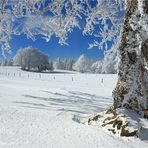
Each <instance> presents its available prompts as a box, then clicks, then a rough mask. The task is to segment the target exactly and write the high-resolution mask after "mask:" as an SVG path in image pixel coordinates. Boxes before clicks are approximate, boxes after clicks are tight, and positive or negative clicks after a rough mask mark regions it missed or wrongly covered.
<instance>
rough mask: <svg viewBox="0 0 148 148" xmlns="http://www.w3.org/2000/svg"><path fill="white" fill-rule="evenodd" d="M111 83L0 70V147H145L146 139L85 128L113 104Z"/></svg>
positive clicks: (100, 78)
mask: <svg viewBox="0 0 148 148" xmlns="http://www.w3.org/2000/svg"><path fill="white" fill-rule="evenodd" d="M116 79H117V76H116V75H99V74H98V75H96V74H79V73H76V72H68V71H55V72H54V73H42V74H40V73H33V72H25V71H21V70H20V69H19V68H16V67H12V68H11V67H5V68H3V67H0V148H111V147H114V148H115V147H118V148H135V147H137V148H139V147H141V148H147V147H148V143H147V141H146V140H147V139H148V137H146V136H145V137H143V139H142V138H141V139H142V140H141V139H138V138H135V137H133V138H125V137H118V136H116V135H112V134H111V133H109V132H106V131H104V130H103V129H102V128H100V127H98V126H90V125H86V124H84V122H85V121H86V120H87V118H88V117H89V116H90V115H91V114H93V113H97V112H100V111H103V110H105V109H106V108H107V107H109V106H110V105H111V104H112V99H111V94H112V90H113V88H114V87H115V83H116ZM141 122H143V123H145V124H146V125H145V126H147V122H146V121H145V120H143V121H141ZM147 131H148V127H147V128H145V132H147Z"/></svg>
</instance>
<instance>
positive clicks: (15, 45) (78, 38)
mask: <svg viewBox="0 0 148 148" xmlns="http://www.w3.org/2000/svg"><path fill="white" fill-rule="evenodd" d="M93 39H94V37H93V36H83V35H82V31H81V30H80V29H78V28H76V29H74V31H73V32H72V33H70V34H69V37H68V40H67V43H68V44H69V45H60V44H58V38H56V37H55V36H53V37H52V38H51V40H50V41H49V42H46V41H45V40H44V39H42V38H41V37H40V36H38V38H37V39H36V41H32V40H31V39H27V37H26V35H21V36H12V40H11V43H10V45H11V51H12V53H11V54H9V55H7V56H8V57H13V56H14V55H15V53H16V52H17V50H18V49H20V48H24V47H27V46H32V47H34V48H37V49H39V50H40V51H42V52H44V53H45V54H47V55H48V56H49V58H57V57H60V58H78V57H79V56H80V55H81V54H85V55H86V56H88V57H90V58H95V59H100V58H102V57H103V51H102V50H99V49H98V48H97V47H96V48H93V49H87V48H88V43H91V42H93Z"/></svg>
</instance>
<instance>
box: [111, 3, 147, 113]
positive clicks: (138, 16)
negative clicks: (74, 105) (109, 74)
mask: <svg viewBox="0 0 148 148" xmlns="http://www.w3.org/2000/svg"><path fill="white" fill-rule="evenodd" d="M146 17H147V18H148V1H147V0H126V12H125V20H124V26H123V32H122V37H121V45H120V47H119V53H120V62H119V72H118V81H117V84H116V87H115V89H114V91H113V99H114V103H113V108H114V109H116V108H121V107H124V108H128V109H134V110H137V111H144V110H148V70H147V68H146V67H147V66H148V36H147V34H148V30H147V29H145V26H144V24H142V23H140V22H142V21H143V20H144V19H146ZM146 21H147V20H146ZM147 23H148V21H147ZM146 25H147V24H146Z"/></svg>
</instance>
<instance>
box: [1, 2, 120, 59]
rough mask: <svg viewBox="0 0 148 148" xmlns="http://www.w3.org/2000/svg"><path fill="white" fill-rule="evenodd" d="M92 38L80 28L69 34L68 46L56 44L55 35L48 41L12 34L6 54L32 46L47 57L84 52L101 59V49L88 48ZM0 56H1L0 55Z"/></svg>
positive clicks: (74, 55)
mask: <svg viewBox="0 0 148 148" xmlns="http://www.w3.org/2000/svg"><path fill="white" fill-rule="evenodd" d="M95 4H96V3H95ZM93 5H94V4H93ZM121 14H123V13H121ZM83 21H84V19H82V20H81V25H82V26H81V27H82V28H83V27H84V25H83V23H84V22H83ZM94 39H96V38H94V36H90V35H89V36H83V35H82V30H80V29H78V28H75V29H74V30H73V32H72V33H70V34H69V36H68V40H67V43H68V44H69V45H68V46H67V45H60V44H58V38H56V37H55V36H52V38H51V40H50V41H49V42H46V41H45V40H44V39H42V38H41V36H38V37H37V39H36V41H32V40H31V39H27V37H26V35H20V36H12V40H11V42H10V46H11V51H12V53H11V54H7V55H6V56H7V57H8V58H12V57H13V56H14V55H15V54H16V52H17V50H18V49H20V48H24V47H27V46H32V47H34V48H37V49H38V50H40V51H42V52H44V53H45V54H47V55H48V56H49V58H58V57H60V58H78V57H79V56H80V55H81V54H85V55H86V56H88V57H90V58H95V59H101V58H103V50H100V49H98V47H94V48H93V49H88V44H89V43H92V42H93V40H94ZM0 58H2V56H0Z"/></svg>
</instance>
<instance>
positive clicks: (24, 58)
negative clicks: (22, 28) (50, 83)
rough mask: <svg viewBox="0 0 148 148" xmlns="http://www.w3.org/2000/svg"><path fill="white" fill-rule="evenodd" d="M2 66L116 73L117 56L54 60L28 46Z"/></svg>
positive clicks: (34, 69)
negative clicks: (98, 58)
mask: <svg viewBox="0 0 148 148" xmlns="http://www.w3.org/2000/svg"><path fill="white" fill-rule="evenodd" d="M1 65H2V66H13V65H15V66H20V67H21V68H22V69H23V70H27V71H38V72H42V71H47V70H48V71H52V70H53V69H61V70H69V71H73V70H74V71H78V72H81V73H104V74H108V73H110V74H112V73H117V67H118V56H117V52H116V50H109V51H107V53H106V55H105V56H104V58H103V59H102V60H98V61H94V60H92V59H90V58H88V57H86V56H85V55H84V54H82V55H80V57H79V58H78V59H77V60H76V59H72V58H65V59H60V58H57V59H54V60H51V59H50V60H49V58H48V56H47V55H45V54H44V53H42V52H40V51H39V50H37V49H35V48H33V47H31V46H29V47H26V48H23V49H20V50H18V51H17V53H16V55H15V56H14V58H13V59H7V60H4V61H3V62H2V63H1Z"/></svg>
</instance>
